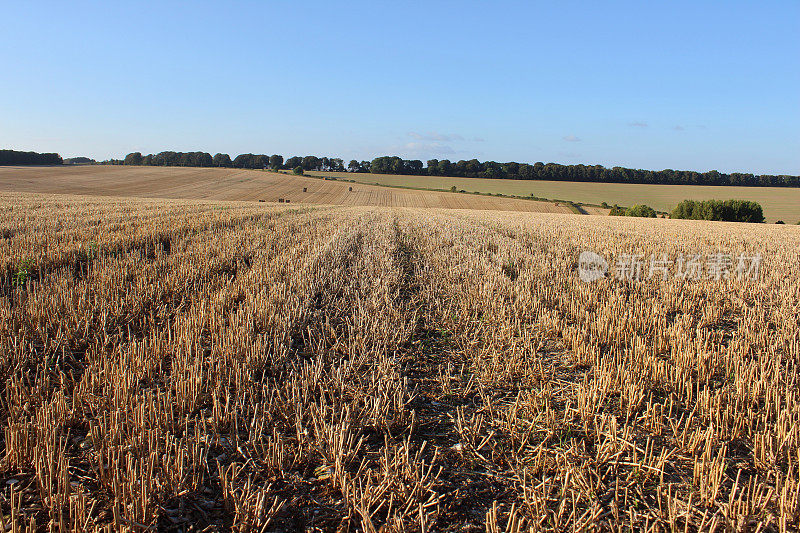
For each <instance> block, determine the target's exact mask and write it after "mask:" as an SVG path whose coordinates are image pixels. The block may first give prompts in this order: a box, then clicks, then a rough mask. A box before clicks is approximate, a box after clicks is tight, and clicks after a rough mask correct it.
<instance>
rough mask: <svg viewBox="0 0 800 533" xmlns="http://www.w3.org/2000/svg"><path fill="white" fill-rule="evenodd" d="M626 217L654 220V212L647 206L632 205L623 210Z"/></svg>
mask: <svg viewBox="0 0 800 533" xmlns="http://www.w3.org/2000/svg"><path fill="white" fill-rule="evenodd" d="M625 216H626V217H644V218H656V211H655V209H653V208H652V207H650V206H649V205H644V204H641V205H634V206H633V207H629V208H628V209H626V210H625Z"/></svg>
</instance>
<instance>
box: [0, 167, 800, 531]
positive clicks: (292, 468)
mask: <svg viewBox="0 0 800 533" xmlns="http://www.w3.org/2000/svg"><path fill="white" fill-rule="evenodd" d="M148 170H149V169H148ZM133 174H135V172H133ZM97 176H98V180H100V181H102V178H100V177H99V176H100V174H97ZM195 179H196V178H195ZM232 179H233V178H232ZM241 179H248V180H256V179H258V178H255V177H250V173H246V174H245V175H243V176H241ZM4 181H5V182H6V183H7V179H6V178H4ZM187 181H191V179H189V178H187ZM315 183H317V182H316V181H310V182H309V187H311V186H313V185H314V184H315ZM54 186H59V187H63V186H65V185H63V184H62V183H61V182H59V184H56V185H54ZM122 186H123V185H121V184H120V185H118V187H122ZM174 187H176V189H175V190H173V191H171V193H173V194H178V193H179V192H178V189H177V187H178V185H174ZM184 187H189V185H185V186H184ZM109 192H110V191H109ZM209 194H211V193H210V192H209ZM799 247H800V228H796V227H789V226H786V227H781V226H774V225H773V226H766V225H752V224H727V223H707V222H695V221H674V220H642V219H629V218H624V217H591V216H583V217H579V216H570V215H557V214H528V213H526V214H520V213H501V212H491V213H489V212H478V211H454V210H449V211H448V210H434V209H427V210H422V209H380V208H369V207H308V206H304V207H300V208H298V207H296V206H293V205H289V206H283V205H281V206H278V205H272V204H252V203H234V202H228V203H213V202H199V201H180V200H142V199H118V198H89V197H75V196H48V195H29V194H0V276H2V277H0V371H1V372H2V374H3V380H2V386H3V391H2V394H1V395H0V421H1V422H0V423H2V429H3V435H4V438H3V449H2V462H1V463H0V494H2V498H0V500H1V502H0V503H1V505H2V513H0V517H2V524H0V525H2V526H3V527H4V528H5V529H6V530H13V531H20V530H22V529H23V526H25V527H30V528H33V529H38V530H41V531H44V530H56V529H61V530H66V529H70V530H81V531H87V530H94V529H97V528H99V527H102V526H109V527H110V528H112V529H114V530H131V531H144V530H159V531H170V530H172V531H186V530H188V529H189V528H194V529H195V530H198V531H200V530H204V531H218V530H230V529H233V530H236V531H253V530H260V531H304V530H305V531H370V532H376V531H379V530H380V531H398V532H399V531H475V532H484V531H487V532H499V531H515V532H521V531H542V530H546V531H566V530H586V529H604V530H612V529H614V530H616V529H618V528H621V529H633V530H641V531H668V530H670V531H678V530H680V531H687V530H688V531H695V530H717V531H722V530H753V531H796V530H797V528H798V527H799V526H800V483H798V475H800V474H799V473H800V445H799V444H800V441H799V440H798V438H799V437H800V402H799V401H798V400H800V398H798V396H800V379H799V378H800V368H799V367H798V363H800V323H798V320H797V313H798V307H797V302H798V301H800V283H799V282H798V280H800V262H798V248H799ZM584 250H596V251H598V252H601V253H603V254H614V253H623V252H625V253H641V254H644V255H649V254H650V253H657V254H661V253H666V254H673V253H676V252H687V253H689V252H698V253H709V254H710V253H716V252H726V253H732V254H735V253H740V252H741V253H749V254H752V253H756V252H757V253H760V254H762V255H763V258H764V259H763V264H762V267H761V275H760V276H759V277H758V279H756V280H749V279H734V278H731V279H719V280H717V279H703V280H679V279H669V280H667V281H662V280H661V279H660V278H654V279H648V280H645V281H641V282H630V281H618V280H615V279H613V278H606V279H602V280H599V281H596V282H594V283H585V282H582V281H581V280H580V279H579V277H578V274H577V272H576V268H577V256H578V254H579V252H581V251H584Z"/></svg>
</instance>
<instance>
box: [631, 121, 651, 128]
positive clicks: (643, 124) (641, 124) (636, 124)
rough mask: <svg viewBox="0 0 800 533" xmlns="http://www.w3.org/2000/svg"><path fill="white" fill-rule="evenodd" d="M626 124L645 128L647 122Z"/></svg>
mask: <svg viewBox="0 0 800 533" xmlns="http://www.w3.org/2000/svg"><path fill="white" fill-rule="evenodd" d="M628 126H630V127H631V128H646V127H647V126H648V124H647V122H628Z"/></svg>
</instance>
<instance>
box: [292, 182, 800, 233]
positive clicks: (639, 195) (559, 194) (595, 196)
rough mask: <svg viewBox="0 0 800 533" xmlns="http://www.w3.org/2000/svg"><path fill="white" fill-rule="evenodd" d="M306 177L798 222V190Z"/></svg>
mask: <svg viewBox="0 0 800 533" xmlns="http://www.w3.org/2000/svg"><path fill="white" fill-rule="evenodd" d="M306 174H307V175H311V176H328V177H338V178H346V179H352V180H355V181H357V182H360V183H372V184H374V183H378V184H380V185H388V186H392V187H414V188H422V189H445V190H447V189H450V188H451V187H453V186H455V187H456V189H458V190H465V191H467V192H480V193H490V194H497V193H501V194H508V195H514V196H529V195H531V194H533V195H534V196H538V197H539V198H548V199H551V200H556V199H558V200H569V201H572V202H581V203H586V204H600V203H602V202H607V203H608V204H610V205H613V204H619V205H622V206H631V205H634V204H647V205H649V206H651V207H653V208H654V209H656V210H658V211H667V212H669V211H671V210H672V208H673V207H675V206H676V205H677V204H678V202H680V201H681V200H687V199H690V200H712V199H718V200H727V199H729V198H731V199H732V198H736V199H742V200H753V201H755V202H758V203H760V204H761V206H762V207H763V208H764V216H765V218H766V219H767V222H775V221H776V220H783V221H784V222H786V223H787V224H794V223H795V222H797V221H798V220H800V188H783V187H713V186H705V185H639V184H627V183H585V182H575V181H539V180H497V179H482V178H442V177H437V176H397V175H391V174H358V173H355V174H354V173H351V172H306Z"/></svg>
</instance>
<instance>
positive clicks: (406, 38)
mask: <svg viewBox="0 0 800 533" xmlns="http://www.w3.org/2000/svg"><path fill="white" fill-rule="evenodd" d="M1 11H2V31H0V57H2V62H0V147H2V148H14V149H24V150H35V151H57V152H59V153H60V154H61V155H62V156H64V157H69V156H76V155H86V156H89V157H94V158H97V159H105V158H108V157H123V156H124V155H125V154H126V153H128V152H132V151H141V152H143V153H150V152H158V151H162V150H177V151H189V150H202V151H207V152H210V153H211V154H214V153H215V152H225V153H229V154H230V155H231V156H235V155H236V154H239V153H246V152H254V153H266V154H272V153H279V154H283V155H284V156H287V157H288V156H291V155H307V154H314V155H319V156H323V155H329V156H339V157H342V158H344V159H345V160H349V159H352V158H356V159H372V158H373V157H376V156H378V155H400V156H402V157H406V158H413V159H422V160H423V161H424V160H426V159H429V158H432V157H435V158H439V159H444V158H447V159H451V160H458V159H471V158H473V157H475V158H478V159H481V160H495V161H510V160H513V161H519V162H535V161H543V162H551V161H552V162H558V163H587V164H603V165H607V166H613V165H621V166H630V167H636V168H648V169H663V168H673V169H692V170H700V171H705V170H711V169H716V170H720V171H723V172H728V171H747V172H754V173H784V174H787V173H788V174H800V2H799V1H798V0H787V1H770V0H765V1H751V2H742V1H727V2H721V1H715V2H710V1H709V2H707V1H702V0H695V1H670V2H657V1H652V2H651V1H646V2H645V1H635V2H615V1H604V2H597V1H587V2H570V1H559V2H554V1H553V2H551V1H548V2H505V1H494V2H488V1H486V2H484V1H481V2H477V1H474V2H473V1H463V0H462V1H453V2H439V1H425V2H410V1H403V2H397V1H396V2H382V1H349V2H323V1H314V2H310V1H309V2H301V1H286V2H283V1H275V2H266V1H263V2H199V1H198V2H189V1H184V2H169V1H162V2H126V1H122V0H115V1H103V2H80V1H77V2H64V1H57V2H43V1H35V0H31V1H29V2H10V1H8V2H4V3H3V6H2V10H1Z"/></svg>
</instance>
